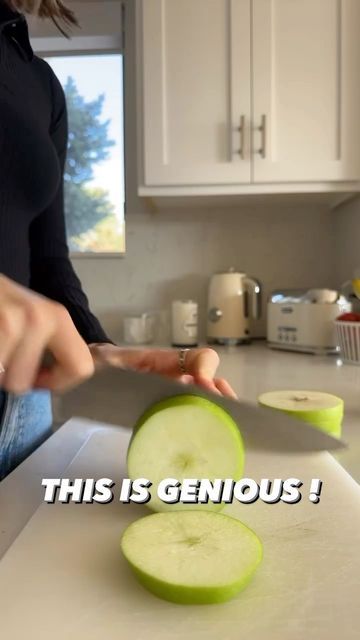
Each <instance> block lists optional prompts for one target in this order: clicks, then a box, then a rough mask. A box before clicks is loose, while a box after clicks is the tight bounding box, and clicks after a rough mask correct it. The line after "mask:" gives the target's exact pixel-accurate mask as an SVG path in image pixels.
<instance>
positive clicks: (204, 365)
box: [185, 348, 220, 382]
mask: <svg viewBox="0 0 360 640" xmlns="http://www.w3.org/2000/svg"><path fill="white" fill-rule="evenodd" d="M219 362H220V359H219V356H218V354H217V353H216V351H214V349H209V348H205V349H191V350H190V351H188V353H187V354H186V359H185V368H186V371H187V372H188V373H190V374H191V375H193V376H194V378H195V380H196V382H198V380H208V381H211V380H212V379H213V378H214V377H215V374H216V371H217V368H218V366H219Z"/></svg>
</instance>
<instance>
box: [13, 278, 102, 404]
mask: <svg viewBox="0 0 360 640" xmlns="http://www.w3.org/2000/svg"><path fill="white" fill-rule="evenodd" d="M45 352H46V353H50V354H51V356H52V358H51V361H52V362H51V365H49V366H44V364H43V358H44V355H45ZM0 365H2V366H0V369H1V370H3V372H2V373H0V387H1V388H3V389H5V390H6V391H11V392H13V393H25V392H26V391H28V390H30V389H32V388H34V387H35V388H45V389H51V390H63V389H66V388H68V387H71V386H73V385H75V384H77V383H80V382H81V381H82V380H84V379H86V378H88V377H90V376H91V375H92V374H93V372H94V364H93V359H92V356H91V353H90V351H89V349H88V346H87V344H86V343H85V342H84V340H83V339H82V338H81V336H80V335H79V333H78V332H77V330H76V328H75V326H74V324H73V322H72V320H71V317H70V315H69V313H68V311H67V310H66V309H65V308H64V307H63V306H62V305H60V304H58V303H57V302H53V301H52V300H49V299H47V298H44V297H43V296H41V295H38V294H36V293H34V292H33V291H30V290H29V289H26V288H24V287H22V286H20V285H18V284H16V283H15V282H13V281H12V280H9V278H6V277H5V276H3V275H1V274H0Z"/></svg>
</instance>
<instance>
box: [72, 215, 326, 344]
mask: <svg viewBox="0 0 360 640" xmlns="http://www.w3.org/2000/svg"><path fill="white" fill-rule="evenodd" d="M331 229H332V221H331V214H329V213H328V212H327V211H324V210H321V209H314V208H309V207H305V208H304V207H291V208H290V207H284V208H279V207H276V208H262V209H253V210H251V209H249V210H248V211H236V210H235V211H225V212H224V211H222V210H208V211H204V210H201V211H199V210H193V211H182V210H178V211H177V212H176V211H164V212H158V213H155V214H144V213H136V212H129V214H128V218H127V234H126V235H127V253H126V256H125V257H124V258H117V259H113V258H108V259H101V258H95V259H94V258H93V259H86V258H81V259H76V260H74V265H75V268H76V270H77V272H78V274H79V275H80V278H81V279H82V282H83V285H84V288H85V290H86V292H87V293H88V294H89V296H90V300H91V303H92V306H93V308H94V309H95V310H96V311H97V312H98V313H99V316H100V318H101V319H102V320H103V322H104V325H105V327H106V328H107V329H108V330H109V332H110V333H111V335H112V336H113V338H114V339H119V338H120V336H121V317H122V315H123V314H126V313H132V312H140V311H145V310H147V309H154V308H156V309H168V308H169V305H170V301H171V300H172V299H175V298H178V297H186V298H188V297H191V298H194V299H196V300H198V301H199V303H200V318H201V325H202V330H204V322H205V307H206V291H207V285H208V280H209V276H210V275H211V273H213V272H214V271H218V270H222V269H224V268H227V267H229V266H235V267H237V268H239V269H241V270H244V271H246V272H247V273H249V274H250V275H252V276H254V277H256V278H258V279H259V280H260V281H261V282H262V284H263V296H264V298H263V299H264V300H266V297H267V295H268V294H269V292H270V291H271V290H272V289H274V288H278V287H326V286H333V273H332V261H333V236H332V233H331ZM255 329H256V334H257V335H264V332H265V318H264V317H263V319H262V320H261V321H260V322H257V323H256V326H255Z"/></svg>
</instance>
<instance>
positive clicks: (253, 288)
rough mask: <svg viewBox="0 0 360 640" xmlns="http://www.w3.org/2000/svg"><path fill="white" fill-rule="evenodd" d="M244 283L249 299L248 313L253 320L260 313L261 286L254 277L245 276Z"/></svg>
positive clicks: (258, 316)
mask: <svg viewBox="0 0 360 640" xmlns="http://www.w3.org/2000/svg"><path fill="white" fill-rule="evenodd" d="M244 284H245V287H246V290H247V292H248V296H249V298H250V300H251V304H250V315H251V317H252V318H254V320H258V318H260V314H261V286H260V282H259V281H258V280H255V278H249V277H248V276H246V278H245V279H244Z"/></svg>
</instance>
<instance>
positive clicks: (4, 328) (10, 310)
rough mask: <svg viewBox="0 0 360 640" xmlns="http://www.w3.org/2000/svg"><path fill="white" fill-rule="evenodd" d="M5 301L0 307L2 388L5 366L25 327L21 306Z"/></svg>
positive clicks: (4, 379) (4, 378) (4, 380)
mask: <svg viewBox="0 0 360 640" xmlns="http://www.w3.org/2000/svg"><path fill="white" fill-rule="evenodd" d="M5 302H6V304H5ZM5 302H4V305H3V307H2V308H1V309H0V362H1V365H2V368H3V369H4V370H5V371H3V373H2V379H1V383H2V385H3V386H4V388H6V387H5V382H6V370H7V367H8V365H9V362H10V361H11V357H12V353H13V352H14V351H15V349H16V347H17V345H18V343H19V342H20V341H21V339H22V336H23V333H24V328H25V317H24V313H23V310H22V309H21V307H20V306H19V305H17V304H13V303H9V302H8V301H5Z"/></svg>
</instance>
